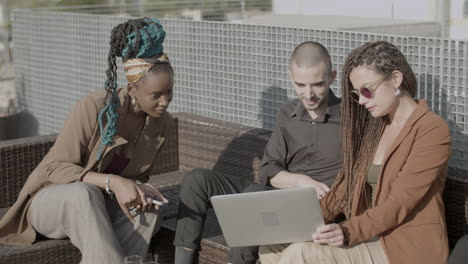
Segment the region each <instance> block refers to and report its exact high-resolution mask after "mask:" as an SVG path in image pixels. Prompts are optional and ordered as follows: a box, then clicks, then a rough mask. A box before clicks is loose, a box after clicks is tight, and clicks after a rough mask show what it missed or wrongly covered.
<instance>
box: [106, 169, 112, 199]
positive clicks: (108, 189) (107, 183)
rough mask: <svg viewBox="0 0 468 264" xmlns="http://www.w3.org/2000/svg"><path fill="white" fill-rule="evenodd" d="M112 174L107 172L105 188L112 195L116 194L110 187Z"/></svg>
mask: <svg viewBox="0 0 468 264" xmlns="http://www.w3.org/2000/svg"><path fill="white" fill-rule="evenodd" d="M111 176H112V174H107V176H106V185H105V188H106V193H107V194H108V195H110V196H111V197H112V195H114V193H113V192H112V191H111V189H110V177H111Z"/></svg>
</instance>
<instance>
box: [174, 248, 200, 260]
mask: <svg viewBox="0 0 468 264" xmlns="http://www.w3.org/2000/svg"><path fill="white" fill-rule="evenodd" d="M193 255H195V250H187V249H185V248H184V247H175V257H174V264H192V263H193Z"/></svg>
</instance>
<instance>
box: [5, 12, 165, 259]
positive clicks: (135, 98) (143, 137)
mask: <svg viewBox="0 0 468 264" xmlns="http://www.w3.org/2000/svg"><path fill="white" fill-rule="evenodd" d="M164 37H165V32H164V30H163V28H162V26H161V24H160V22H159V21H158V20H157V19H152V18H142V19H133V20H129V21H127V22H125V23H123V24H120V25H118V26H116V27H115V28H114V29H113V30H112V34H111V38H110V50H109V55H108V64H109V67H108V69H107V71H106V75H107V80H106V82H105V90H104V89H103V90H100V91H96V92H93V93H91V94H89V95H87V96H85V97H84V98H82V99H81V100H80V101H79V102H78V103H77V104H76V105H75V106H74V107H73V109H72V110H71V112H70V115H69V116H68V119H67V120H66V121H65V125H64V128H63V129H62V131H61V132H60V134H59V136H58V138H57V140H56V142H55V144H54V146H53V147H52V148H51V149H50V151H49V153H48V154H47V155H46V157H45V158H44V160H43V161H42V162H41V163H40V164H39V165H38V167H37V168H36V169H35V170H34V171H33V172H32V173H31V175H30V176H29V178H28V180H27V182H26V183H25V186H24V187H23V189H22V190H21V192H20V195H19V197H18V200H17V201H16V203H15V204H14V205H13V207H12V208H11V209H10V210H9V211H8V212H7V214H6V215H5V217H4V218H3V219H2V220H1V221H0V243H8V244H31V243H33V242H34V241H35V239H36V237H37V235H38V234H40V235H42V236H45V237H47V238H51V239H61V238H66V237H68V238H70V240H71V242H72V243H73V244H74V245H75V246H76V247H77V248H78V249H79V250H80V251H81V253H82V260H81V263H113V264H115V263H122V262H123V257H124V256H127V255H140V256H142V257H143V258H144V257H145V256H146V253H147V251H148V246H149V242H150V240H151V237H152V236H153V234H154V233H155V232H156V231H157V230H158V228H159V221H158V209H159V207H158V206H157V205H155V204H154V203H153V201H154V200H158V201H159V202H161V203H164V202H167V200H166V199H165V198H164V197H163V196H162V195H161V193H160V192H159V191H158V190H157V189H156V188H155V187H153V186H151V185H150V184H148V183H146V182H147V181H148V178H149V175H150V174H151V172H152V171H153V168H154V167H155V166H157V165H158V164H161V162H160V161H159V158H161V157H160V156H161V155H159V153H161V148H163V147H164V140H165V138H166V137H167V136H168V135H169V134H170V133H171V131H172V128H173V120H172V117H171V116H170V115H169V114H168V113H167V112H166V109H167V107H168V106H169V103H170V102H171V100H172V87H173V84H174V72H173V69H172V67H171V65H170V64H169V60H168V57H167V55H166V54H164V53H163V45H162V44H163V41H164ZM117 57H121V58H122V61H123V64H124V71H125V75H126V78H127V80H128V86H127V88H126V89H122V88H120V89H118V88H117V64H116V59H117Z"/></svg>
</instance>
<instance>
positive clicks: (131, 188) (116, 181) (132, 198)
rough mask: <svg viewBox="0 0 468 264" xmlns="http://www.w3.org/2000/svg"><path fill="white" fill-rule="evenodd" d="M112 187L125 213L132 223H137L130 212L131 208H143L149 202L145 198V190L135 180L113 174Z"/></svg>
mask: <svg viewBox="0 0 468 264" xmlns="http://www.w3.org/2000/svg"><path fill="white" fill-rule="evenodd" d="M110 189H111V191H112V192H113V193H114V195H115V198H116V199H117V202H118V203H119V206H120V208H121V209H122V211H123V212H124V214H125V215H126V216H127V217H128V219H129V220H130V221H131V222H132V223H135V219H134V218H133V216H132V215H131V214H130V209H131V208H135V207H136V208H141V207H142V206H144V205H145V204H147V203H148V202H147V201H145V200H144V198H145V197H144V193H143V191H141V190H140V189H139V188H138V186H137V184H136V183H135V182H134V181H132V180H129V179H126V178H123V177H120V176H117V175H111V178H110ZM142 194H143V195H142Z"/></svg>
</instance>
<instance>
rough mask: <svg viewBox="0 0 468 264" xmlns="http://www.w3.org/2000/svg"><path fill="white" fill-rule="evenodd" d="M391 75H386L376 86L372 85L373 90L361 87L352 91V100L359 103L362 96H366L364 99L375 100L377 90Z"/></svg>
mask: <svg viewBox="0 0 468 264" xmlns="http://www.w3.org/2000/svg"><path fill="white" fill-rule="evenodd" d="M390 75H391V73H388V74H386V75H385V76H384V77H383V78H382V79H381V80H380V81H378V82H377V83H376V84H374V85H372V88H367V87H360V88H359V89H354V90H352V91H351V94H350V95H351V98H352V99H353V100H354V101H355V102H357V103H359V97H360V96H361V95H362V96H364V98H367V99H372V98H374V95H375V91H376V90H377V88H379V86H380V85H381V84H382V83H383V82H385V81H386V80H387V79H388V77H389V76H390Z"/></svg>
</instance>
